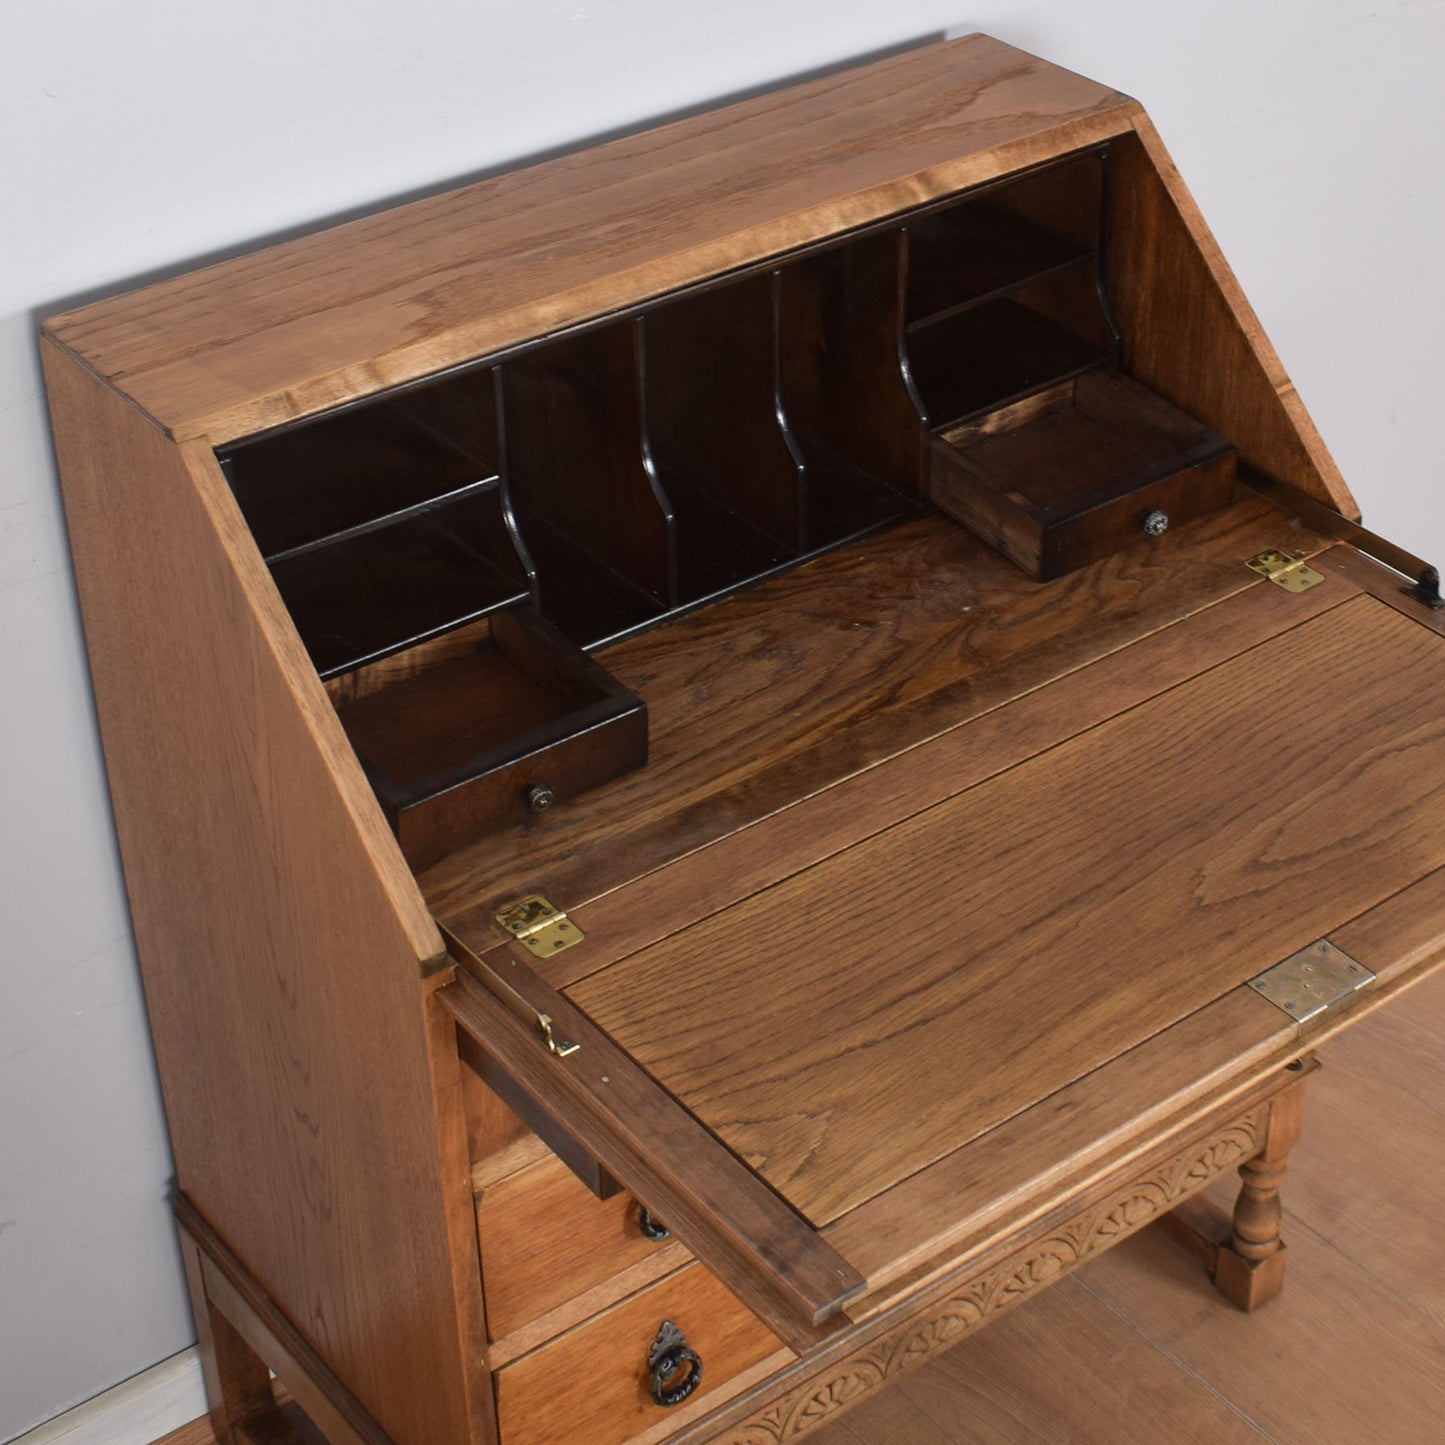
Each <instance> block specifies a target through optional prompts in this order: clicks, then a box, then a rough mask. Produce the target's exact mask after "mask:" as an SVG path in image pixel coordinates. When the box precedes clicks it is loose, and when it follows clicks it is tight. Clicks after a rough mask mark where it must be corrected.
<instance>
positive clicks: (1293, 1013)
mask: <svg viewBox="0 0 1445 1445" xmlns="http://www.w3.org/2000/svg"><path fill="white" fill-rule="evenodd" d="M1374 981H1375V975H1374V974H1373V973H1371V972H1370V970H1369V969H1368V968H1366V967H1365V965H1364V964H1363V963H1360V962H1358V961H1357V960H1355V959H1353V958H1351V957H1350V955H1349V954H1348V953H1346V952H1345V951H1344V950H1343V949H1340V948H1336V947H1335V946H1334V944H1333V943H1330V942H1328V941H1327V940H1325V939H1323V938H1321V939H1319V940H1318V941H1316V942H1315V943H1311V944H1310V945H1308V947H1306V948H1302V949H1300V951H1299V952H1298V953H1292V954H1290V956H1289V957H1288V958H1286V959H1285V960H1284V961H1283V962H1281V963H1277V964H1275V966H1274V967H1273V968H1267V969H1265V971H1264V972H1263V973H1262V974H1260V975H1259V976H1258V977H1257V978H1252V979H1250V981H1249V986H1250V988H1252V989H1253V990H1254V991H1255V992H1256V993H1261V994H1263V995H1264V996H1265V998H1267V999H1268V1000H1269V1001H1270V1002H1271V1003H1272V1004H1274V1005H1275V1007H1276V1008H1281V1009H1283V1010H1284V1011H1285V1013H1287V1014H1288V1015H1289V1016H1290V1017H1291V1018H1292V1019H1296V1020H1298V1021H1299V1022H1300V1023H1305V1022H1307V1021H1308V1020H1310V1019H1312V1018H1314V1017H1315V1016H1316V1015H1318V1014H1322V1013H1324V1012H1325V1010H1326V1009H1330V1008H1333V1007H1334V1006H1335V1005H1336V1004H1338V1003H1342V1002H1343V1001H1344V1000H1345V999H1347V998H1349V997H1350V995H1351V994H1353V993H1354V992H1355V991H1356V990H1357V989H1361V988H1363V987H1364V986H1365V985H1366V984H1367V983H1373V982H1374Z"/></svg>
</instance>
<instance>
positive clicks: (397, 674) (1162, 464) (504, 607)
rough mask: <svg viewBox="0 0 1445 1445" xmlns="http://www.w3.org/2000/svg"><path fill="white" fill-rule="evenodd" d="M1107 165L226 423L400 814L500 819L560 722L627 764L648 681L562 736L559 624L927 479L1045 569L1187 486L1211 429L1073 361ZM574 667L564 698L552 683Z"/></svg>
mask: <svg viewBox="0 0 1445 1445" xmlns="http://www.w3.org/2000/svg"><path fill="white" fill-rule="evenodd" d="M1106 195H1107V166H1106V163H1105V160H1104V157H1103V154H1102V152H1101V151H1100V150H1098V149H1097V148H1096V149H1094V150H1091V151H1086V152H1081V153H1078V154H1076V155H1073V156H1070V157H1069V158H1067V159H1066V160H1063V161H1060V162H1057V163H1054V164H1051V165H1047V166H1041V167H1038V168H1037V169H1035V170H1033V171H1029V172H1027V173H1026V174H1024V175H1022V176H1018V177H1014V178H1011V179H1009V180H1007V181H1004V182H1000V183H998V184H994V185H991V186H988V187H985V188H982V189H979V190H976V191H973V192H971V193H969V194H968V195H967V196H966V197H963V198H960V199H959V200H957V201H956V202H954V203H953V204H951V205H948V206H943V207H940V208H938V209H935V210H933V211H931V212H929V213H927V214H925V215H922V216H916V217H913V218H912V219H909V220H907V221H899V222H897V223H894V224H892V225H888V226H880V227H878V228H876V229H874V230H871V231H865V232H863V233H861V234H855V235H851V236H848V237H847V238H846V239H844V240H841V241H837V242H834V243H831V244H828V245H825V246H821V247H819V248H816V249H814V250H812V251H809V252H807V253H805V254H803V255H801V256H796V257H792V258H790V259H788V260H786V261H785V262H782V263H780V264H778V265H777V266H776V267H774V268H773V269H760V270H757V271H753V272H750V273H745V274H743V275H740V276H734V277H729V278H728V279H726V280H723V281H720V282H717V283H715V284H710V285H706V286H702V287H698V288H695V289H692V290H685V291H682V292H680V293H677V294H675V295H672V296H667V297H663V298H661V299H658V300H655V301H652V302H649V303H647V304H646V305H644V306H641V307H639V308H637V309H636V310H635V311H632V312H630V313H628V314H624V315H616V316H612V317H609V318H606V319H604V320H601V321H599V322H598V323H597V324H596V325H592V326H588V327H585V328H578V329H576V330H571V331H567V332H564V333H561V334H558V335H555V336H551V337H548V338H545V339H543V340H541V341H539V342H538V344H536V345H533V346H531V347H528V348H525V349H523V350H521V351H519V352H516V353H514V354H510V355H503V356H500V357H498V358H494V359H483V360H482V361H481V362H479V363H478V364H476V365H473V366H471V367H469V368H467V369H459V370H457V371H453V372H449V373H446V374H444V375H442V376H440V377H436V378H433V379H431V380H428V381H426V382H423V383H420V384H416V385H413V386H410V387H408V388H405V389H402V390H399V391H396V392H393V393H390V394H387V395H384V396H380V397H377V398H375V399H373V400H371V401H369V402H366V403H364V404H361V405H357V406H353V407H350V408H347V409H344V410H342V411H339V412H336V413H334V414H331V415H329V416H322V417H320V418H317V419H314V420H311V421H307V422H304V423H302V424H300V425H297V426H293V427H289V428H284V429H281V430H278V431H276V432H273V433H270V434H266V435H263V436H260V437H256V438H252V439H249V440H246V441H243V442H241V443H238V444H236V445H233V446H231V447H229V448H227V449H226V450H225V451H224V452H223V453H222V455H221V458H220V460H221V462H222V465H223V467H224V468H225V471H226V474H227V476H228V477H229V479H230V482H231V486H232V488H233V490H234V492H235V495H236V497H237V500H238V502H239V504H240V506H241V509H242V511H243V513H244V514H245V516H246V519H247V521H248V522H249V523H250V525H251V528H252V531H253V533H254V535H255V537H256V540H257V543H258V545H259V546H260V548H261V551H262V553H263V555H264V556H265V557H266V559H267V561H268V563H269V564H270V566H271V571H272V575H273V576H274V578H275V581H276V584H277V587H278V589H279V590H280V592H281V595H282V598H283V600H284V601H285V603H286V605H287V606H288V608H289V609H290V611H291V615H292V617H293V619H294V621H295V623H296V626H297V629H298V631H299V632H300V634H301V637H302V639H303V641H304V642H305V644H306V646H307V648H308V649H309V651H310V654H311V657H312V660H313V661H314V663H315V665H316V668H317V671H318V673H319V674H320V675H321V676H322V677H323V678H324V679H335V681H334V682H333V684H332V688H331V695H332V697H333V698H334V699H335V700H336V702H337V705H338V707H339V708H340V709H342V710H343V711H344V712H345V718H346V722H347V727H348V729H349V730H351V731H352V733H353V737H354V739H355V741H356V743H357V747H358V750H359V752H361V753H362V755H363V756H364V758H365V759H366V762H367V767H368V769H369V772H370V775H371V777H372V781H373V784H374V786H375V787H376V790H377V794H378V797H380V798H381V800H382V803H383V806H384V807H385V808H386V810H387V813H388V816H389V817H390V818H391V819H392V822H393V826H394V827H395V828H396V829H397V831H398V836H403V837H404V838H406V837H411V836H412V834H413V833H416V837H415V838H414V839H413V841H411V842H407V843H406V847H408V848H409V849H411V848H415V849H416V850H419V851H418V852H417V856H421V854H422V853H426V852H428V851H429V850H430V849H432V848H433V847H435V846H440V844H439V843H438V842H437V840H438V839H442V838H449V839H452V840H453V842H455V841H456V840H458V839H461V838H463V837H464V835H465V830H466V829H467V828H471V829H473V830H475V829H477V828H485V827H491V826H495V825H497V823H498V822H499V820H504V819H513V820H515V819H516V818H517V817H518V816H519V815H518V811H517V810H518V808H519V806H520V804H519V802H518V799H519V797H520V796H521V794H520V792H519V791H518V788H519V787H520V781H519V779H520V774H517V773H515V772H513V771H508V770H509V769H512V768H513V765H514V764H516V765H517V766H520V759H523V758H529V757H530V758H533V759H534V762H535V761H536V760H537V759H538V758H539V757H540V755H541V754H546V755H547V756H548V757H551V758H553V759H554V760H565V759H567V758H569V757H571V756H572V754H571V749H572V748H573V746H574V744H575V745H576V747H578V748H580V749H581V752H580V753H579V754H578V756H579V757H582V756H586V757H589V758H592V759H593V762H594V763H595V764H596V766H593V765H592V763H589V764H588V766H587V767H580V765H579V768H580V770H575V771H574V773H572V774H568V775H567V776H568V777H570V778H571V782H569V783H568V786H569V787H572V786H593V785H595V784H596V783H598V782H600V781H603V780H604V779H605V778H606V777H611V776H614V775H615V774H616V772H617V771H618V770H622V769H625V768H627V767H632V766H636V765H637V764H636V757H637V755H638V739H637V736H636V734H635V729H636V728H637V727H639V726H640V727H641V729H642V733H641V739H642V742H641V746H643V747H644V748H645V741H646V738H645V732H646V723H645V714H638V715H637V716H638V717H641V719H642V721H641V722H640V723H639V722H637V721H636V720H634V722H633V723H631V724H629V727H630V728H632V729H634V731H633V732H629V733H628V734H627V741H626V745H625V746H622V745H619V746H616V747H611V748H608V749H603V750H602V752H601V753H596V751H595V749H594V750H592V751H589V749H591V748H592V745H591V744H586V743H584V742H583V741H581V739H582V738H583V736H584V734H586V733H587V732H588V730H589V729H591V728H592V727H593V725H594V724H593V722H592V721H589V719H591V718H592V714H591V713H590V712H589V711H588V709H589V708H590V707H591V706H592V705H593V702H595V701H597V696H598V694H597V689H599V688H600V689H601V692H602V694H606V695H607V696H611V694H610V693H608V691H607V687H606V685H605V683H604V682H603V681H601V680H599V679H598V678H597V677H596V676H591V675H590V674H588V672H587V667H586V666H585V665H584V663H583V662H580V661H579V660H578V659H579V658H581V657H582V655H583V654H584V653H586V652H592V651H595V650H597V649H599V648H601V647H604V646H606V645H609V644H611V643H614V642H617V641H619V640H620V639H623V638H625V637H628V636H630V635H632V634H634V633H636V632H639V631H641V630H643V629H646V628H648V627H652V626H654V625H656V624H657V623H659V622H662V621H664V620H665V619H667V618H669V617H672V616H676V615H678V614H680V613H682V612H684V611H686V610H688V609H690V608H693V607H696V606H698V605H700V604H702V603H704V602H711V601H713V600H714V599H717V598H719V597H721V596H723V595H724V594H726V593H728V592H731V591H733V590H735V589H737V588H740V587H744V586H747V585H749V584H750V583H752V582H754V581H756V580H757V579H759V578H762V577H765V576H769V575H772V574H773V573H776V572H778V571H780V570H781V569H784V568H786V567H789V566H791V565H794V564H796V563H798V562H801V561H803V560H805V559H807V558H808V557H811V556H813V555H815V554H817V553H819V552H821V551H824V550H826V549H829V548H832V547H835V546H838V545H840V544H842V543H844V542H847V541H849V540H851V539H853V538H857V537H861V536H863V535H864V534H866V533H869V532H872V531H876V530H878V529H879V528H882V527H885V526H887V525H889V524H891V523H894V522H897V521H901V520H902V519H904V518H906V517H908V516H909V515H910V514H912V513H915V512H917V511H918V510H919V509H920V508H922V507H923V506H924V505H925V504H926V503H927V502H928V501H930V500H932V501H934V502H935V503H937V504H938V505H940V506H942V507H943V508H944V509H945V510H949V511H951V512H952V513H953V515H954V516H955V517H957V518H958V519H959V520H962V521H964V522H965V523H966V524H967V525H970V526H974V527H975V530H980V531H981V533H982V534H983V535H985V536H987V537H988V538H989V540H991V541H993V542H994V544H995V545H996V546H999V547H1000V549H1001V550H1003V551H1005V552H1006V553H1008V554H1009V555H1012V556H1014V557H1015V560H1020V561H1021V562H1022V564H1023V565H1029V566H1032V567H1034V568H1035V569H1044V570H1047V569H1049V568H1053V567H1054V566H1056V565H1058V564H1057V562H1056V559H1055V554H1056V553H1059V550H1060V548H1061V547H1062V548H1063V551H1064V552H1065V553H1068V554H1069V555H1083V552H1084V551H1086V550H1087V546H1092V545H1094V544H1093V543H1092V542H1088V543H1087V544H1086V542H1085V540H1082V539H1084V536H1085V533H1087V532H1089V529H1090V528H1094V529H1095V531H1098V532H1100V535H1103V533H1104V532H1106V531H1107V532H1109V533H1110V535H1111V536H1112V537H1113V538H1114V541H1115V542H1116V543H1117V542H1118V541H1119V534H1120V531H1121V528H1122V530H1123V532H1126V533H1127V532H1129V530H1130V528H1133V527H1134V526H1135V519H1132V518H1128V517H1125V518H1123V520H1122V522H1121V521H1120V518H1118V517H1113V518H1112V520H1108V521H1107V525H1106V520H1101V519H1105V517H1106V513H1107V509H1108V507H1109V506H1110V505H1112V503H1111V501H1110V497H1114V496H1115V495H1116V494H1117V496H1118V497H1125V498H1127V497H1129V496H1130V495H1132V492H1133V491H1135V490H1138V489H1139V488H1140V487H1143V486H1147V485H1153V484H1154V483H1156V482H1158V481H1159V480H1160V478H1161V477H1173V478H1175V479H1176V481H1178V485H1179V486H1181V487H1184V486H1186V485H1187V487H1189V488H1193V489H1194V490H1195V491H1197V492H1198V493H1199V496H1200V497H1206V496H1209V497H1212V496H1214V495H1215V494H1216V493H1217V491H1218V488H1219V485H1220V484H1221V478H1222V477H1223V464H1222V463H1220V464H1219V465H1217V466H1216V465H1215V463H1216V462H1217V460H1218V457H1217V454H1216V452H1215V451H1212V450H1210V447H1212V446H1213V442H1212V441H1210V442H1209V443H1208V445H1206V446H1205V451H1206V452H1208V455H1207V456H1204V455H1203V454H1202V453H1201V456H1200V458H1197V459H1196V460H1198V461H1199V462H1200V465H1201V466H1204V467H1205V471H1207V476H1206V475H1205V472H1200V471H1198V470H1197V469H1196V468H1195V467H1194V462H1193V461H1191V460H1189V458H1190V457H1191V456H1192V455H1193V454H1192V453H1191V452H1190V446H1191V445H1193V442H1194V441H1197V440H1198V438H1195V437H1193V433H1189V432H1188V427H1189V426H1192V423H1189V421H1188V419H1187V418H1185V419H1184V420H1183V423H1181V427H1182V430H1181V429H1180V427H1175V428H1174V429H1173V430H1171V426H1172V423H1171V422H1169V421H1168V419H1161V418H1162V414H1161V413H1160V412H1159V407H1161V406H1164V405H1165V404H1164V403H1162V402H1160V401H1159V399H1158V398H1147V399H1144V397H1145V396H1147V394H1143V395H1136V394H1135V392H1133V391H1131V390H1130V389H1129V388H1130V384H1129V383H1127V382H1125V381H1124V380H1123V379H1122V378H1118V377H1114V379H1113V380H1112V381H1110V382H1108V383H1100V384H1098V385H1095V384H1094V383H1089V384H1085V383H1084V381H1083V380H1082V379H1083V378H1086V377H1089V376H1092V375H1094V374H1096V373H1101V372H1104V371H1109V372H1110V374H1111V376H1112V375H1113V370H1112V369H1113V368H1115V367H1116V365H1117V358H1118V352H1119V338H1118V334H1117V332H1116V330H1115V328H1114V325H1113V321H1112V318H1111V315H1110V312H1109V307H1108V302H1107V299H1106V297H1105V296H1104V294H1103V291H1102V288H1101V286H1100V282H1099V278H1100V275H1101V274H1102V267H1103V260H1104V256H1103V242H1104V234H1103V225H1102V217H1103V213H1104V207H1105V204H1106ZM1075 382H1078V383H1079V384H1078V385H1077V386H1075V384H1074V383H1075ZM1060 388H1063V390H1061V389H1060ZM1151 427H1152V428H1153V430H1152V431H1151ZM1176 433H1177V437H1178V438H1182V440H1180V442H1179V445H1178V446H1177V447H1175V446H1173V440H1172V439H1176ZM1191 438H1192V440H1191ZM1216 440H1217V439H1216ZM1222 445H1224V444H1223V443H1222V441H1221V446H1222ZM1156 473H1157V474H1158V475H1156ZM1179 478H1186V479H1187V481H1179V480H1178V479H1179ZM1141 479H1142V480H1141ZM1171 485H1173V483H1171ZM1050 489H1053V491H1056V492H1057V494H1058V495H1057V498H1056V499H1055V500H1054V501H1047V500H1043V493H1044V492H1049V490H1050ZM1005 493H1006V494H1007V496H1005V497H1004V498H1003V500H998V497H999V496H1000V495H1002V494H1005ZM1050 495H1052V493H1050ZM1161 495H1163V494H1162V493H1161ZM1169 495H1170V499H1171V500H1170V505H1171V507H1174V508H1176V510H1179V511H1180V512H1181V513H1182V512H1185V511H1187V510H1188V509H1189V507H1190V506H1192V505H1194V498H1193V494H1192V493H1191V494H1190V495H1189V496H1183V495H1181V496H1180V497H1178V498H1175V497H1174V494H1173V493H1170V494H1169ZM980 497H981V498H984V500H983V501H980V500H979V498H980ZM1129 505H1132V502H1131V503H1129ZM1010 507H1014V509H1015V512H1016V513H1017V515H1012V514H1009V508H1010ZM1100 507H1102V508H1104V510H1103V511H1100V510H1099V508H1100ZM1055 513H1057V515H1055ZM1005 514H1009V515H1005ZM1108 515H1109V517H1112V514H1108ZM1081 516H1087V517H1088V518H1089V520H1088V521H1087V522H1081V521H1080V520H1079V518H1080V517H1081ZM1121 516H1122V514H1121ZM1001 519H1002V520H1001ZM990 528H992V529H993V532H994V533H996V534H997V535H992V534H991V533H990ZM1060 537H1062V538H1063V539H1064V540H1063V541H1062V542H1060V541H1059V538H1060ZM1020 538H1022V540H1020ZM1126 540H1127V538H1126ZM1099 545H1103V543H1100V544H1099ZM1010 548H1012V550H1010ZM1051 549H1052V550H1051ZM1040 575H1042V573H1040ZM393 654H400V655H399V656H393ZM388 659H389V660H388ZM376 663H380V664H381V665H380V666H373V664H376ZM586 676H591V681H590V682H589V683H588V685H587V686H588V687H590V688H591V689H592V692H591V693H590V694H588V696H589V697H591V699H592V700H591V701H587V700H586V699H585V698H584V700H583V701H582V702H578V701H577V696H576V695H574V691H573V690H569V689H571V687H572V684H571V683H567V684H566V685H562V684H561V683H559V679H566V678H568V677H571V678H573V679H574V681H575V679H577V678H581V677H586ZM603 677H604V678H605V674H604V675H603ZM579 685H580V684H579ZM559 688H560V690H559ZM583 691H584V693H585V692H586V691H587V689H586V688H584V689H583ZM632 701H633V702H637V700H636V699H633V700H632ZM639 706H640V704H639ZM631 715H632V714H629V716H631ZM532 766H533V765H532V764H529V765H528V768H529V769H530V768H531V767H532ZM551 766H552V767H553V768H556V767H560V766H561V763H560V762H557V761H554V762H553V764H552V765H551ZM568 766H569V767H570V766H572V765H571V764H570V763H569V764H568ZM589 769H590V771H589ZM609 769H611V771H609ZM504 779H505V781H503V780H504ZM454 794H455V797H454V796H453V795H454ZM443 797H445V798H447V799H449V800H450V801H446V802H442V801H441V799H442V798H443ZM467 798H470V799H471V800H472V801H471V802H470V803H467V802H464V801H463V800H464V799H467ZM422 819H429V820H430V821H425V822H423V821H418V820H422ZM417 830H420V832H417ZM457 830H460V831H457ZM421 833H425V834H426V837H427V838H428V839H430V841H422V840H421ZM409 856H410V854H409Z"/></svg>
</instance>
